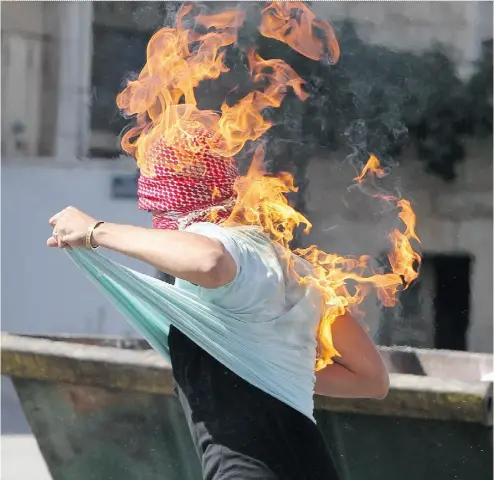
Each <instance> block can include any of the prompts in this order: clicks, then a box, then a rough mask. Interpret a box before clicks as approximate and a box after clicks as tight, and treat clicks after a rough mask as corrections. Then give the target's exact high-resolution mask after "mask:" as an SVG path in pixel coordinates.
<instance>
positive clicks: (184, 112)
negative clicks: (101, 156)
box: [117, 2, 420, 369]
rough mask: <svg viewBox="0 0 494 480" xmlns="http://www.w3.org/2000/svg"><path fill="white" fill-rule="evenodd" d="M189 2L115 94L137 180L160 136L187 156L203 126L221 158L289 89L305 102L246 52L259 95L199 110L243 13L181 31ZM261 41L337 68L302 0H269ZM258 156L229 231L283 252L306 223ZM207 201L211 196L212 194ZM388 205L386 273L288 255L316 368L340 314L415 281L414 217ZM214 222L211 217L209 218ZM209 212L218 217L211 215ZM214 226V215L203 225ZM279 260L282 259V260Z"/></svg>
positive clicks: (274, 68) (326, 38)
mask: <svg viewBox="0 0 494 480" xmlns="http://www.w3.org/2000/svg"><path fill="white" fill-rule="evenodd" d="M193 8H194V7H193V5H190V4H189V5H185V6H183V7H182V8H181V9H180V11H179V13H178V15H177V22H176V27H175V28H162V29H161V30H159V31H158V32H156V33H155V35H153V37H152V38H151V40H150V42H149V44H148V48H147V63H146V65H145V66H144V68H143V69H142V71H141V73H140V75H139V77H138V78H137V79H136V80H133V81H129V82H128V84H127V87H126V88H125V89H124V90H123V91H122V92H121V93H120V94H119V95H118V97H117V104H118V106H119V107H120V108H121V109H122V110H123V112H124V113H125V114H127V115H135V119H136V126H135V127H133V128H131V129H130V130H129V131H128V132H127V133H126V134H125V135H124V136H123V138H122V148H123V149H124V151H126V152H128V153H130V154H132V155H135V157H136V159H137V163H138V166H139V168H140V169H141V173H142V174H144V175H152V173H153V165H150V164H149V160H148V159H147V157H146V152H147V151H148V150H149V148H150V147H151V146H152V145H153V143H154V142H156V141H157V140H158V139H163V138H164V139H165V141H166V142H167V143H170V144H173V143H174V139H175V138H176V137H177V134H179V133H180V136H181V138H185V139H186V140H185V141H187V138H190V142H189V143H190V144H189V145H187V146H186V149H187V150H188V151H189V152H191V155H190V157H191V158H193V157H194V155H193V153H194V151H195V150H194V149H195V148H197V147H194V142H193V139H194V132H195V131H197V130H199V129H205V130H207V131H209V132H213V133H214V134H215V135H214V138H213V139H212V140H211V142H210V146H211V148H212V149H213V150H214V151H216V153H218V154H220V155H222V156H224V157H232V156H234V155H235V154H236V153H238V152H239V151H240V150H241V149H242V148H243V147H244V145H245V143H246V142H247V141H249V140H251V141H254V140H257V139H258V138H260V137H261V136H262V135H263V134H264V133H265V132H266V131H267V130H269V128H271V126H272V125H271V123H270V122H268V121H266V120H265V119H264V118H263V116H262V111H263V109H265V108H266V107H279V106H280V105H281V103H282V101H283V99H284V97H285V95H286V93H287V91H288V89H289V88H291V89H293V91H294V92H295V94H296V95H297V96H298V97H299V98H300V99H301V100H305V99H306V97H307V94H306V92H304V90H303V84H304V81H303V80H302V79H301V78H300V77H299V76H298V74H297V73H296V72H295V71H294V70H293V69H292V68H291V67H290V66H289V65H287V64H286V63H285V62H284V61H282V60H279V59H270V60H265V59H263V58H261V57H260V56H259V55H258V54H257V53H256V52H255V51H254V50H250V51H248V52H247V58H248V61H249V69H250V73H251V75H252V78H253V80H254V83H255V84H256V85H258V86H259V85H262V88H261V87H259V88H258V89H257V90H254V91H253V92H251V93H249V94H248V95H246V96H245V97H244V98H242V99H241V100H240V101H238V102H237V103H236V104H234V105H231V106H229V105H227V104H226V103H224V104H223V105H222V107H221V115H220V114H218V113H216V112H213V111H209V110H199V109H198V108H197V101H196V98H195V94H194V89H195V88H196V87H197V86H198V85H199V83H200V82H201V81H203V80H205V79H216V78H218V77H219V76H220V75H221V74H222V73H224V72H227V71H228V68H227V67H226V65H225V63H224V61H223V60H224V55H225V49H226V48H227V47H228V46H230V45H233V44H234V43H235V42H236V40H237V35H238V29H239V28H240V26H241V25H242V23H243V21H244V16H245V15H244V13H243V12H242V11H239V10H229V11H226V12H222V13H219V14H214V15H204V14H201V15H198V16H196V17H195V23H196V25H197V24H199V25H201V26H202V27H203V28H205V29H206V33H201V34H199V33H197V32H196V31H194V30H193V29H192V28H191V29H188V28H185V27H184V21H183V19H184V17H185V16H187V15H189V14H190V13H191V11H192V9H193ZM260 32H261V34H262V35H264V36H266V37H269V38H273V39H276V40H279V41H282V42H284V43H286V44H287V45H289V46H290V47H292V48H293V49H294V50H296V51H297V52H299V53H301V54H302V55H305V56H307V57H309V58H311V59H314V60H322V59H324V58H327V59H328V60H329V61H330V62H333V63H334V62H336V61H337V60H338V58H339V54H340V51H339V46H338V42H337V41H336V38H335V35H334V31H333V29H332V27H331V25H330V24H329V23H327V22H323V21H321V20H318V19H316V17H315V15H314V14H313V13H312V12H311V11H310V10H309V9H308V8H307V7H306V6H305V5H304V4H303V3H301V2H274V3H272V4H271V5H269V6H268V7H267V8H265V9H264V10H263V11H262V15H261V25H260ZM263 155H264V152H263V150H262V148H259V149H258V150H257V151H256V154H255V156H254V160H253V163H252V166H251V168H250V169H249V172H248V174H247V175H246V176H244V177H241V178H240V179H239V181H238V182H237V185H236V188H237V193H238V197H237V202H236V205H235V207H234V209H233V212H232V214H231V216H230V218H229V219H228V220H227V221H226V224H227V225H231V224H239V223H240V224H247V225H257V226H260V227H262V229H263V230H264V231H265V232H266V233H268V234H269V235H270V236H271V238H272V239H273V240H274V241H276V242H278V243H279V244H281V245H282V246H283V247H285V248H286V250H287V252H289V248H290V242H291V241H292V240H293V236H294V230H295V228H297V227H298V226H299V225H304V226H305V230H304V231H305V232H306V233H307V232H308V231H309V230H310V228H311V223H310V222H309V221H308V220H307V219H306V218H305V217H304V216H303V215H302V214H301V213H299V212H297V211H296V210H295V209H294V208H293V207H292V206H291V205H290V204H289V203H288V201H287V198H286V194H287V193H290V192H295V191H296V187H295V186H294V183H293V176H292V175H291V174H289V173H281V174H279V175H278V176H271V175H267V174H266V173H265V172H264V171H263V169H262V161H263ZM384 173H385V172H384V170H383V169H381V168H380V163H379V160H378V159H377V158H376V157H375V156H371V157H370V158H369V161H368V163H367V165H366V166H365V167H364V169H363V170H362V172H361V174H360V175H359V176H358V177H356V178H355V179H354V180H356V181H357V182H358V183H363V181H364V178H365V177H366V175H375V176H377V177H378V178H380V177H382V176H384ZM214 194H217V191H216V190H215V192H214ZM382 198H385V199H386V200H390V201H393V202H395V204H396V206H397V208H399V209H400V213H399V218H400V219H401V221H402V222H403V224H404V226H405V231H404V233H403V232H401V231H400V230H398V229H396V230H394V231H393V232H392V233H391V234H390V242H391V245H392V252H391V253H390V255H389V261H390V265H391V273H386V274H379V273H376V272H374V271H373V269H372V266H371V261H370V260H371V259H370V257H369V256H365V255H363V256H361V257H358V258H356V257H355V258H353V257H343V256H340V255H337V254H327V253H325V252H323V251H321V250H320V249H318V248H317V247H316V246H314V245H313V246H311V247H309V248H306V249H300V250H296V251H295V252H294V253H295V254H297V255H299V256H301V257H303V258H305V259H306V260H307V261H308V262H310V264H311V265H312V267H313V271H312V273H311V275H310V276H309V277H305V278H300V281H301V282H302V283H304V284H312V285H315V286H316V287H317V288H318V289H319V290H320V291H321V294H322V298H323V300H324V306H325V309H324V315H323V318H322V319H321V321H320V324H319V330H318V340H319V345H320V348H319V355H318V359H317V364H316V369H320V368H323V367H324V366H325V365H327V364H329V363H331V362H332V358H333V357H334V356H335V355H338V352H337V351H336V349H335V348H334V345H333V342H332V337H331V326H332V324H333V322H334V321H335V320H336V319H337V318H338V317H339V316H341V315H342V314H343V313H344V312H345V311H351V312H354V313H355V312H358V310H357V308H358V305H359V304H360V303H361V302H362V301H363V299H364V298H365V297H366V296H367V295H368V294H369V293H370V292H371V291H372V290H375V291H376V293H377V296H378V298H379V299H380V301H381V302H382V303H383V304H384V305H385V306H392V305H394V304H395V303H396V301H397V299H396V294H397V292H398V291H400V290H402V289H405V288H407V287H408V285H409V284H410V282H412V281H413V280H414V279H415V278H416V277H417V275H418V272H417V268H416V267H417V264H418V263H419V262H420V256H419V255H418V254H417V253H416V252H415V251H414V250H413V248H412V245H411V241H419V239H418V237H417V235H416V233H415V214H414V212H413V210H412V208H411V206H410V203H409V202H408V201H406V200H403V199H396V198H395V197H390V196H387V197H384V196H383V197H382ZM212 215H215V214H214V213H213V214H212ZM216 215H217V213H216ZM211 220H214V218H211ZM287 258H289V256H288V255H287Z"/></svg>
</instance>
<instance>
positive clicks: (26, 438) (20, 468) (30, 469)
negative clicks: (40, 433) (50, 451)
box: [0, 434, 52, 480]
mask: <svg viewBox="0 0 494 480" xmlns="http://www.w3.org/2000/svg"><path fill="white" fill-rule="evenodd" d="M0 447H1V472H2V474H1V480H52V478H51V475H50V472H49V471H48V468H47V467H46V464H45V461H44V460H43V457H42V456H41V452H40V451H39V448H38V444H37V443H36V440H35V439H34V436H33V435H31V434H2V438H1V445H0Z"/></svg>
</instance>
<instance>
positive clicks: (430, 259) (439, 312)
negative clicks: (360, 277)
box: [377, 254, 472, 350]
mask: <svg viewBox="0 0 494 480" xmlns="http://www.w3.org/2000/svg"><path fill="white" fill-rule="evenodd" d="M471 260H472V259H471V257H470V256H468V255H461V254H458V255H443V254H438V255H430V254H425V255H424V257H423V262H422V266H421V271H420V275H419V278H418V280H417V281H416V282H415V283H413V284H412V285H411V286H410V287H409V288H408V289H407V290H405V291H403V292H401V294H400V296H399V303H398V305H397V306H396V307H394V308H385V309H383V311H382V318H381V323H380V327H379V331H378V334H377V341H378V343H380V344H381V345H403V346H405V345H406V346H412V347H420V348H439V349H447V350H466V348H467V346H466V337H467V330H468V325H469V317H470V273H471Z"/></svg>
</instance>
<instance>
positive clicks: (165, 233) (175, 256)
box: [47, 207, 237, 288]
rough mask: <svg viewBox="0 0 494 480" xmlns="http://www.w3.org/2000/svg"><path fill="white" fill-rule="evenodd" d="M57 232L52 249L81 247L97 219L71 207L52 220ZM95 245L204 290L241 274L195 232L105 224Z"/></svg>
mask: <svg viewBox="0 0 494 480" xmlns="http://www.w3.org/2000/svg"><path fill="white" fill-rule="evenodd" d="M49 223H50V225H52V226H53V227H54V233H55V231H56V232H57V235H54V234H52V236H51V237H50V238H49V239H48V241H47V243H48V246H50V247H64V246H67V245H68V246H71V247H80V246H82V245H84V240H85V237H86V233H87V232H88V229H89V228H90V227H91V226H92V225H94V224H95V223H96V221H95V219H94V218H92V217H90V216H89V215H87V214H85V213H84V212H81V211H80V210H78V209H76V208H74V207H67V208H65V209H64V210H62V211H61V212H59V213H57V214H56V215H54V216H53V217H52V218H51V219H50V220H49ZM92 244H93V245H94V246H102V247H106V248H109V249H111V250H114V251H116V252H119V253H123V254H124V255H128V256H129V257H133V258H136V259H138V260H141V261H143V262H145V263H148V264H149V265H152V266H153V267H155V268H157V269H158V270H160V271H162V272H166V273H168V274H170V275H173V276H174V277H178V278H181V279H183V280H186V281H189V282H191V283H195V284H196V285H199V286H201V287H204V288H218V287H221V286H222V285H226V284H227V283H229V282H231V281H232V280H233V279H234V278H235V275H236V273H237V266H236V264H235V260H234V259H233V257H232V256H231V255H230V254H229V253H228V251H227V250H226V249H225V248H224V246H223V244H222V243H221V242H220V241H219V240H216V239H212V238H208V237H205V236H203V235H198V234H195V233H191V232H178V231H172V230H154V229H148V228H142V227H134V226H131V225H119V224H116V223H103V224H101V225H99V226H98V227H97V228H96V229H95V230H93V235H92Z"/></svg>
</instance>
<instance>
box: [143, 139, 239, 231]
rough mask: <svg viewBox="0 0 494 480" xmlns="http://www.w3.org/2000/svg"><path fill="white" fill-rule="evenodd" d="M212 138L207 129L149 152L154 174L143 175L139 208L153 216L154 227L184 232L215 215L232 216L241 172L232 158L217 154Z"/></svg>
mask: <svg viewBox="0 0 494 480" xmlns="http://www.w3.org/2000/svg"><path fill="white" fill-rule="evenodd" d="M211 138H212V134H210V133H208V132H205V131H198V132H196V134H195V135H193V136H186V135H185V134H181V135H177V136H176V138H175V139H174V142H173V145H170V144H168V143H167V142H166V141H165V140H164V139H160V140H158V141H156V142H155V143H154V144H153V145H152V146H151V148H150V149H149V151H148V152H147V163H148V165H151V166H152V167H151V168H150V173H149V176H147V175H146V174H145V172H142V171H141V175H140V177H139V180H138V190H137V194H138V197H139V200H138V207H139V209H141V210H148V211H151V212H153V227H154V228H162V229H174V230H176V229H179V228H185V227H187V226H188V225H191V224H192V223H195V222H200V221H204V219H205V217H206V216H207V215H208V214H209V213H213V212H214V215H213V216H212V218H214V221H215V222H219V221H222V220H225V219H226V218H228V216H229V215H230V213H231V207H232V206H233V203H234V201H235V196H236V194H235V190H234V188H233V187H234V184H235V181H236V180H237V179H238V177H239V172H238V169H237V166H236V165H235V161H234V159H233V158H226V157H222V156H220V155H217V154H216V153H214V152H213V151H212V149H211V147H210V145H209V143H208V140H209V139H211ZM151 172H152V173H151ZM146 173H147V172H146Z"/></svg>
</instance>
